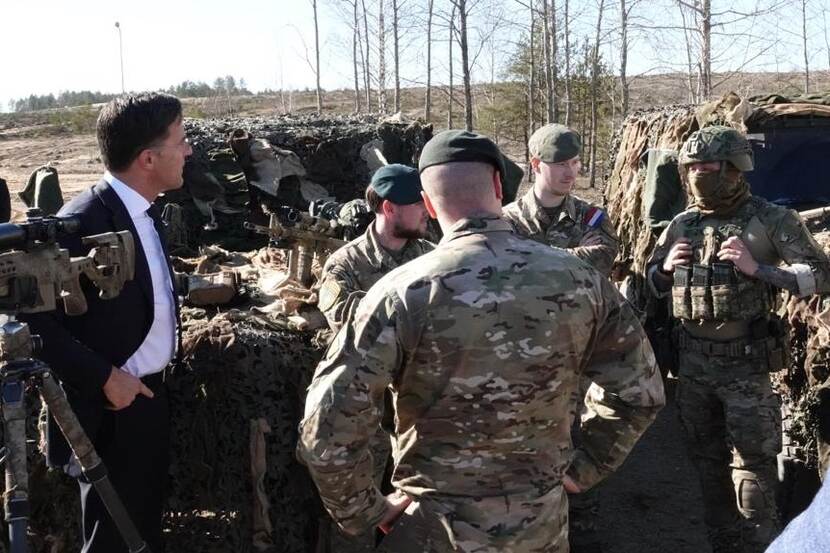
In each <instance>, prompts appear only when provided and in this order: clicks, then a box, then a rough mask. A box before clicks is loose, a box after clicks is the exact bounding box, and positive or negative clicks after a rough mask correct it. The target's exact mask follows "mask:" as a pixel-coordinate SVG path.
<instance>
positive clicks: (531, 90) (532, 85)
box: [527, 0, 536, 134]
mask: <svg viewBox="0 0 830 553" xmlns="http://www.w3.org/2000/svg"><path fill="white" fill-rule="evenodd" d="M528 1H529V7H530V45H529V46H530V60H529V61H530V78H529V79H528V89H527V124H528V126H529V127H530V129H529V133H528V134H533V131H535V130H536V102H535V98H536V49H535V48H534V43H535V42H536V39H535V37H536V11H535V10H534V8H533V0H528Z"/></svg>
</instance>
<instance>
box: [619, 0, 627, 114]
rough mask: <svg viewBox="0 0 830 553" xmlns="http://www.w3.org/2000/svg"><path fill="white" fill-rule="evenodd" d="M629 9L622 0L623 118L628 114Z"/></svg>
mask: <svg viewBox="0 0 830 553" xmlns="http://www.w3.org/2000/svg"><path fill="white" fill-rule="evenodd" d="M627 65H628V11H627V10H626V7H625V0H620V88H621V89H622V102H621V104H622V106H621V110H622V118H623V119H625V116H626V115H628V75H627V73H626V70H627Z"/></svg>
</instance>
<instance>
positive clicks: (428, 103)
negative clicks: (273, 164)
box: [424, 0, 435, 121]
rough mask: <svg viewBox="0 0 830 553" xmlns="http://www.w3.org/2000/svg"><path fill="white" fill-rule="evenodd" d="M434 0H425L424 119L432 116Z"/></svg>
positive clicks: (426, 119)
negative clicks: (425, 82)
mask: <svg viewBox="0 0 830 553" xmlns="http://www.w3.org/2000/svg"><path fill="white" fill-rule="evenodd" d="M434 8H435V0H427V88H426V92H424V120H425V121H429V120H430V118H431V116H432V15H433V10H434Z"/></svg>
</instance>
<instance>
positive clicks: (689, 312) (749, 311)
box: [672, 206, 772, 321]
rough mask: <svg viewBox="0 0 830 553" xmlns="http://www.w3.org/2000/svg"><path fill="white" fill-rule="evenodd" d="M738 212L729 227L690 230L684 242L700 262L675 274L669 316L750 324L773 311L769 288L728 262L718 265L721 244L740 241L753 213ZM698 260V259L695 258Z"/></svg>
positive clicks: (678, 269) (728, 224)
mask: <svg viewBox="0 0 830 553" xmlns="http://www.w3.org/2000/svg"><path fill="white" fill-rule="evenodd" d="M748 207H749V206H747V207H745V208H743V209H741V210H739V211H738V213H736V214H735V217H734V218H733V219H732V220H731V221H730V222H728V223H726V224H723V225H721V226H719V227H717V228H715V227H705V228H701V226H697V227H696V228H695V227H694V226H693V227H692V228H691V229H688V230H689V232H688V233H687V234H686V238H689V240H690V241H691V243H692V250H693V251H694V252H695V253H697V252H700V256H699V262H698V263H695V264H693V265H692V266H679V267H676V268H675V271H674V283H673V286H672V314H673V315H674V316H675V317H677V318H678V319H688V320H695V321H751V320H754V319H757V318H760V317H766V316H767V315H768V314H769V312H770V310H771V309H772V290H771V288H770V287H769V286H768V285H767V284H765V283H763V282H761V281H759V280H756V279H752V278H749V277H748V276H746V275H744V274H743V273H741V272H740V271H738V270H737V269H736V268H735V265H734V264H732V263H731V262H721V261H718V258H717V253H718V250H720V246H721V244H722V243H723V242H724V241H725V240H727V239H728V238H730V237H732V236H737V237H740V236H742V234H743V231H744V229H745V228H746V227H747V225H748V224H749V221H750V220H751V219H752V217H753V215H754V210H752V209H749V208H748ZM695 257H696V258H697V257H698V256H697V255H696V256H695Z"/></svg>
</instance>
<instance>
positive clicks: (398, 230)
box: [392, 223, 426, 240]
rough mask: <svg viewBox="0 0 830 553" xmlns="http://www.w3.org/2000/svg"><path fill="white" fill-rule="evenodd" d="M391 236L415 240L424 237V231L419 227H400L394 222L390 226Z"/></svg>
mask: <svg viewBox="0 0 830 553" xmlns="http://www.w3.org/2000/svg"><path fill="white" fill-rule="evenodd" d="M392 236H394V237H395V238H402V239H404V240H415V239H418V238H425V237H426V231H422V230H421V229H420V227H416V228H406V227H402V226H401V225H399V224H398V223H395V225H394V226H393V227H392Z"/></svg>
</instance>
